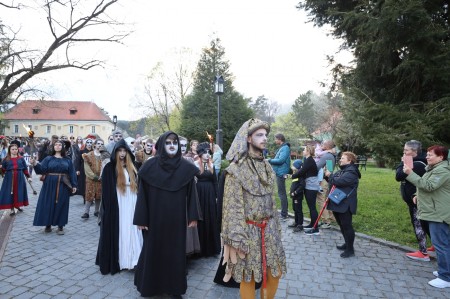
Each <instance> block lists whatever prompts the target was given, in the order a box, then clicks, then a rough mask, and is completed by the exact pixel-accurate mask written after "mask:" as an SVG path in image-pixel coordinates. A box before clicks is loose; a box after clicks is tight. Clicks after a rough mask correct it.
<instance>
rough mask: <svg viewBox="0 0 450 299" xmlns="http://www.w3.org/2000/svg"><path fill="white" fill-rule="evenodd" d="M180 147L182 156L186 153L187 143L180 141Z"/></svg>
mask: <svg viewBox="0 0 450 299" xmlns="http://www.w3.org/2000/svg"><path fill="white" fill-rule="evenodd" d="M180 147H181V154H182V155H184V154H186V151H187V141H185V140H180Z"/></svg>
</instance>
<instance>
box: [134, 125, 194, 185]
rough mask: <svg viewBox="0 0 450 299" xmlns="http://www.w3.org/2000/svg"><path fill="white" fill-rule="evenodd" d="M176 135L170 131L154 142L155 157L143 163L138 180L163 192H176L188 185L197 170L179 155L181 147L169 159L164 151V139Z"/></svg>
mask: <svg viewBox="0 0 450 299" xmlns="http://www.w3.org/2000/svg"><path fill="white" fill-rule="evenodd" d="M171 134H173V135H175V137H176V138H175V139H176V140H177V141H178V145H179V138H178V135H177V134H176V133H174V132H172V131H167V132H165V133H164V134H162V135H161V136H160V137H159V138H158V140H157V141H156V150H157V152H156V156H155V157H153V158H151V159H150V160H148V161H147V162H145V163H144V164H143V165H142V167H141V168H140V170H139V174H138V175H139V178H140V179H142V180H143V181H144V182H145V183H147V184H149V185H150V186H154V187H157V188H160V189H163V190H168V191H176V190H179V189H180V188H181V187H183V186H185V185H186V184H187V183H189V182H190V181H191V180H192V179H193V178H194V176H195V174H196V173H197V172H198V168H197V167H196V166H195V165H194V164H193V163H191V162H188V161H187V160H186V159H184V158H183V157H182V155H181V147H180V146H178V151H177V153H176V154H175V156H174V157H172V158H171V157H169V155H168V154H167V152H166V149H165V143H166V139H167V137H168V136H169V135H171Z"/></svg>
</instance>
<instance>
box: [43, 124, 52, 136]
mask: <svg viewBox="0 0 450 299" xmlns="http://www.w3.org/2000/svg"><path fill="white" fill-rule="evenodd" d="M51 132H52V126H47V131H46V132H45V133H47V134H50V133H51Z"/></svg>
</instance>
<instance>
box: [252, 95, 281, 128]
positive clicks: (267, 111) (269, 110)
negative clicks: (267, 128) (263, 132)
mask: <svg viewBox="0 0 450 299" xmlns="http://www.w3.org/2000/svg"><path fill="white" fill-rule="evenodd" d="M279 108H280V106H279V105H278V104H277V103H276V102H273V101H270V100H269V99H268V98H266V97H265V96H264V95H262V96H259V97H258V98H257V99H256V101H255V102H254V103H253V102H251V103H250V109H252V110H253V112H254V114H255V117H256V118H259V119H261V120H264V121H266V122H268V123H269V124H271V123H273V122H274V121H275V114H276V113H277V111H278V109H279Z"/></svg>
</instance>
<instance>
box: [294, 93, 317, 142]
mask: <svg viewBox="0 0 450 299" xmlns="http://www.w3.org/2000/svg"><path fill="white" fill-rule="evenodd" d="M311 96H312V91H308V92H307V93H305V94H301V95H300V96H299V97H298V98H297V99H296V100H295V102H294V104H293V105H292V111H293V112H294V115H295V119H296V121H297V122H298V123H299V124H301V125H303V127H304V128H306V131H307V132H308V137H309V138H311V139H312V133H313V132H314V130H315V129H316V128H317V115H316V111H315V110H314V104H313V102H312V99H311Z"/></svg>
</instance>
